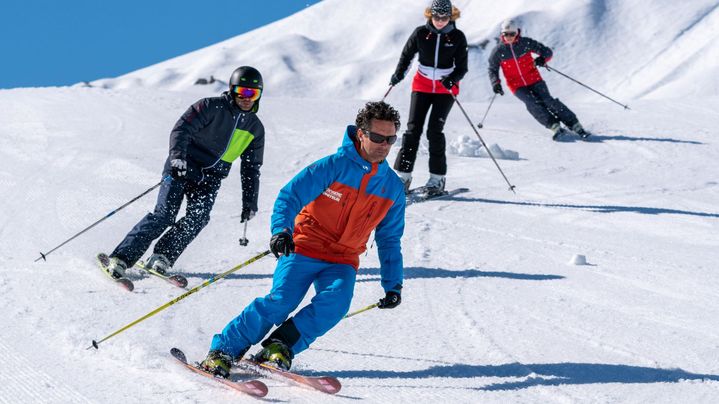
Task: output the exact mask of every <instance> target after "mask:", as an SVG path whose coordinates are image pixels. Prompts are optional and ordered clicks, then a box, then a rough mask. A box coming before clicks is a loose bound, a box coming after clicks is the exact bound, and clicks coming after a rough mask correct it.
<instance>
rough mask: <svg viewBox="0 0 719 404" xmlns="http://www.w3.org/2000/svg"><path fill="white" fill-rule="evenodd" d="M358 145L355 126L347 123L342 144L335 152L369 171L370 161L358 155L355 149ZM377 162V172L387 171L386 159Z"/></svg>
mask: <svg viewBox="0 0 719 404" xmlns="http://www.w3.org/2000/svg"><path fill="white" fill-rule="evenodd" d="M358 145H359V140H358V139H357V127H356V126H354V125H347V130H345V134H344V136H343V138H342V145H341V146H340V147H339V149H337V154H339V155H340V156H343V157H347V158H349V159H350V160H352V161H354V162H355V163H357V164H358V165H359V166H361V167H362V169H363V170H365V171H366V172H370V171H371V170H372V163H370V162H369V161H367V160H365V159H363V158H362V156H360V154H359V152H358V151H357V147H359V146H358ZM376 164H377V174H379V175H384V174H386V173H387V170H389V164H387V159H385V160H382V161H381V162H379V163H376Z"/></svg>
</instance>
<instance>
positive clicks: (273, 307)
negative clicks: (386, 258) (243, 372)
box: [210, 253, 357, 357]
mask: <svg viewBox="0 0 719 404" xmlns="http://www.w3.org/2000/svg"><path fill="white" fill-rule="evenodd" d="M356 276H357V272H356V271H355V269H354V268H353V267H352V266H351V265H346V264H335V263H331V262H327V261H322V260H317V259H314V258H310V257H307V256H304V255H301V254H297V253H295V254H292V255H289V256H281V257H280V259H279V261H278V263H277V268H275V273H274V275H273V277H272V290H271V291H270V293H269V294H268V295H266V296H265V297H259V298H257V299H255V300H254V301H253V302H252V303H250V304H249V305H248V306H247V307H246V308H245V309H244V310H243V311H242V313H240V315H239V316H237V317H236V318H235V319H234V320H232V321H230V322H229V324H227V326H225V328H224V329H223V330H222V333H221V334H216V335H215V336H214V337H213V338H212V344H211V346H210V349H211V350H220V351H222V352H224V353H226V354H229V355H231V356H232V357H237V356H239V355H240V354H241V353H243V352H245V351H246V349H247V348H249V347H250V346H252V345H255V344H257V343H258V342H260V340H261V339H262V338H263V337H264V336H265V335H266V334H267V333H268V332H269V331H270V329H271V328H272V325H280V324H282V322H284V321H285V320H286V319H287V317H288V316H289V315H290V313H292V312H293V311H294V310H295V309H296V308H297V306H298V305H299V304H300V303H301V302H302V299H303V298H304V297H305V295H306V294H307V291H308V290H309V288H310V286H311V285H314V288H315V296H314V297H313V298H312V301H311V302H310V304H308V305H307V306H305V307H303V308H302V309H301V310H300V311H298V312H297V313H296V314H295V316H294V317H293V319H292V321H293V322H294V327H295V328H296V331H297V332H298V334H299V335H297V336H296V337H295V338H294V339H295V341H285V342H286V343H288V345H289V348H290V350H291V351H292V354H293V355H296V354H298V353H300V352H302V351H304V350H305V349H307V348H308V347H309V346H310V344H311V343H312V342H314V340H315V339H317V338H318V337H320V336H322V335H324V334H325V333H326V332H327V331H329V330H330V329H332V327H334V326H335V325H336V324H337V323H339V322H340V320H342V318H343V317H344V316H345V314H347V311H349V308H350V303H351V302H352V295H353V292H354V285H355V278H356Z"/></svg>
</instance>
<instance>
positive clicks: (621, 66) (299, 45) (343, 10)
mask: <svg viewBox="0 0 719 404" xmlns="http://www.w3.org/2000/svg"><path fill="white" fill-rule="evenodd" d="M453 3H454V4H455V5H456V6H457V7H459V8H460V9H461V10H462V12H463V14H462V17H461V18H460V19H459V21H458V27H459V28H460V29H462V30H463V31H464V32H465V34H466V35H467V39H468V42H469V44H470V57H469V70H470V73H469V74H468V75H467V77H466V78H465V80H463V81H462V84H463V86H462V91H463V97H464V98H465V99H467V100H472V101H481V100H482V99H484V98H485V97H487V96H488V95H490V93H491V87H490V85H489V80H488V79H487V76H486V68H487V58H488V56H489V52H490V51H491V49H492V47H493V46H494V43H495V41H496V37H497V35H498V33H499V25H500V23H501V21H502V20H503V19H505V18H508V17H512V18H517V19H518V20H519V21H520V22H521V25H522V27H523V32H524V33H525V34H526V35H528V36H531V37H533V38H535V39H538V40H540V41H542V42H543V43H545V44H546V45H548V46H550V47H552V48H553V49H554V50H555V58H554V59H553V61H552V63H551V65H553V66H554V67H556V68H557V69H559V70H560V71H563V72H565V73H567V74H569V75H572V76H574V77H576V78H577V79H579V80H580V81H584V82H586V84H588V85H591V86H595V87H598V89H599V90H600V91H602V92H605V93H607V94H612V95H613V96H615V97H619V98H621V99H633V98H640V97H641V98H683V97H687V96H704V95H713V94H717V92H719V79H717V75H716V74H714V71H715V70H716V69H715V66H716V60H719V3H718V2H717V1H716V0H692V1H690V2H677V1H671V0H632V1H626V0H558V1H552V2H538V1H532V0H506V1H502V2H494V3H492V2H489V3H488V2H480V1H470V0H455V1H454V2H453ZM423 4H425V3H423V2H417V1H415V0H393V1H377V0H353V1H341V0H325V1H323V2H321V3H319V4H317V5H314V6H312V7H309V8H307V9H306V10H304V11H302V12H299V13H297V14H295V15H293V16H290V17H288V18H285V19H283V20H281V21H277V22H275V23H273V24H269V25H267V26H265V27H262V28H260V29H257V30H254V31H252V32H249V33H247V34H244V35H240V36H237V37H235V38H232V39H228V40H226V41H223V42H220V43H218V44H215V45H212V46H209V47H207V48H204V49H200V50H198V51H196V52H191V53H188V54H186V55H183V56H180V57H177V58H174V59H171V60H168V61H166V62H162V63H159V64H156V65H154V66H150V67H147V68H145V69H141V70H138V71H136V72H132V73H129V74H127V75H124V76H121V77H118V78H116V79H103V80H97V81H95V82H93V85H96V86H102V87H107V88H137V87H151V88H161V89H171V90H187V89H188V88H190V87H192V86H193V84H194V83H195V81H196V80H197V79H199V78H205V79H209V77H210V76H214V77H215V78H216V79H218V80H223V81H224V82H226V81H227V78H228V77H229V76H230V73H231V72H232V70H233V69H234V68H235V67H237V66H240V65H243V64H250V65H253V66H255V67H257V68H258V69H260V71H261V72H262V73H263V75H264V77H265V82H266V87H265V88H266V93H267V95H273V96H291V97H302V98H304V97H306V96H308V95H311V96H313V97H316V98H320V97H329V98H333V99H334V98H348V97H349V98H371V97H375V96H376V94H377V93H380V92H381V91H383V90H384V89H386V86H387V83H388V82H389V77H390V76H391V74H392V73H393V72H394V68H395V66H396V64H397V59H398V58H399V54H400V51H401V50H402V46H404V43H405V41H406V40H407V37H408V36H409V34H410V33H411V32H412V31H413V30H414V28H415V27H416V26H418V25H421V24H423V17H422V10H423ZM544 75H545V77H546V78H547V80H548V82H549V84H550V89H552V90H553V91H554V92H555V93H557V94H563V95H564V96H565V97H566V94H567V93H571V94H572V98H574V99H583V100H588V101H596V100H597V98H596V97H597V96H596V95H594V94H592V93H589V92H587V91H585V90H581V89H579V88H578V87H577V86H576V85H575V84H573V83H571V82H569V81H567V80H565V79H562V78H561V77H559V76H557V75H555V74H549V73H546V74H544ZM409 82H410V80H404V81H403V82H401V83H400V84H399V85H398V89H401V90H402V91H407V90H408V89H409ZM215 85H216V86H217V88H221V87H224V85H223V83H220V82H216V83H215Z"/></svg>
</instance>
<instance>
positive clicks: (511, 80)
mask: <svg viewBox="0 0 719 404" xmlns="http://www.w3.org/2000/svg"><path fill="white" fill-rule="evenodd" d="M500 41H501V43H499V44H498V45H497V46H496V47H495V48H494V49H493V50H492V53H491V54H490V55H489V80H490V81H491V82H492V85H495V84H497V83H501V81H500V80H499V67H500V66H501V67H502V73H503V74H504V78H505V80H507V87H509V89H510V90H511V91H512V93H514V92H515V91H517V89H518V88H522V87H526V86H531V85H532V84H534V83H538V82H540V81H542V76H541V75H540V74H539V70H537V66H535V65H534V57H532V53H535V54H537V55H540V56H543V57H544V59H545V60H546V61H547V62H549V60H550V59H551V58H552V50H551V49H549V48H548V47H546V46H544V45H543V44H542V43H540V42H538V41H535V40H534V39H532V38H527V37H523V36H522V31H521V30H520V31H519V33H518V34H517V39H516V40H515V41H514V42H513V43H508V42H507V41H505V40H504V38H503V37H500Z"/></svg>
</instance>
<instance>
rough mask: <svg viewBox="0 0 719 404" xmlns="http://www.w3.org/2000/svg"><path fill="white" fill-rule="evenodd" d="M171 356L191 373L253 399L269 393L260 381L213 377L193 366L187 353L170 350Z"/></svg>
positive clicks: (174, 349) (175, 349)
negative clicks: (188, 360) (188, 359)
mask: <svg viewBox="0 0 719 404" xmlns="http://www.w3.org/2000/svg"><path fill="white" fill-rule="evenodd" d="M170 355H172V357H173V358H175V359H177V361H178V362H180V363H181V364H182V365H183V366H185V367H186V368H188V369H190V370H191V371H193V372H195V373H197V374H200V375H202V376H205V377H207V378H210V379H212V380H214V381H216V382H218V383H221V384H223V385H225V386H227V387H229V388H231V389H234V390H237V391H239V392H242V393H245V394H247V395H250V396H253V397H264V396H266V395H267V392H268V391H269V390H268V389H267V385H266V384H264V383H262V382H261V381H259V380H248V381H232V380H229V379H223V378H221V377H217V376H215V375H213V374H212V373H209V372H206V371H204V370H202V369H200V367H199V366H197V365H191V364H189V363H188V362H187V357H186V356H185V353H184V352H182V351H181V350H179V349H177V348H172V349H171V350H170Z"/></svg>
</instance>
